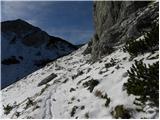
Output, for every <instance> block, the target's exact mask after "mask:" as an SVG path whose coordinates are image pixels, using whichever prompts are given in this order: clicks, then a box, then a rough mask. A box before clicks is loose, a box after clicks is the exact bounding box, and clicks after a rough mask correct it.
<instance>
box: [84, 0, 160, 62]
mask: <svg viewBox="0 0 160 120" xmlns="http://www.w3.org/2000/svg"><path fill="white" fill-rule="evenodd" d="M151 4H152V5H151ZM153 4H154V5H153ZM157 18H158V3H152V2H147V1H141V2H137V1H136V2H133V1H125V2H124V1H123V2H122V1H116V2H113V1H107V2H106V1H104V2H98V1H96V2H94V23H95V30H96V31H95V35H94V36H93V38H92V40H91V41H90V43H89V45H88V48H87V49H86V51H85V53H91V54H92V59H93V60H97V59H100V58H101V57H102V56H103V55H106V54H109V53H111V52H112V51H113V50H114V47H115V46H116V45H117V44H121V43H124V42H125V41H126V40H129V39H135V38H138V37H139V36H141V35H142V33H143V32H145V31H149V30H150V28H151V25H152V24H153V22H154V20H156V19H157Z"/></svg>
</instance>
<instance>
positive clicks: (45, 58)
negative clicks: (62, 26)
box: [1, 19, 78, 88]
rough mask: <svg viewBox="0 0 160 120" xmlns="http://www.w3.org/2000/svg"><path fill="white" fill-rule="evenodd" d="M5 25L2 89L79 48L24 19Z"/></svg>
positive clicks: (3, 33)
mask: <svg viewBox="0 0 160 120" xmlns="http://www.w3.org/2000/svg"><path fill="white" fill-rule="evenodd" d="M1 28H2V31H1V35H2V45H3V46H2V59H1V60H2V61H1V64H2V69H3V71H2V86H1V87H2V88H4V87H6V85H10V84H11V83H13V82H14V81H17V80H18V79H21V78H22V77H24V76H26V75H28V74H29V73H32V72H33V71H35V70H37V69H38V68H40V67H43V66H44V65H45V64H47V63H48V62H50V61H52V60H55V59H56V58H59V57H62V56H64V55H66V54H69V53H71V52H72V51H74V50H76V49H77V48H78V47H77V46H75V45H73V44H71V43H69V42H68V41H66V40H63V39H62V38H59V37H54V36H50V35H48V34H47V33H46V32H45V31H43V30H41V29H40V28H38V27H34V26H33V25H31V24H29V23H28V22H25V21H24V20H21V19H17V20H12V21H5V22H2V23H1ZM6 53H7V54H6ZM29 66H30V67H29ZM10 69H11V70H12V71H10ZM14 71H15V72H14ZM12 81H13V82H12Z"/></svg>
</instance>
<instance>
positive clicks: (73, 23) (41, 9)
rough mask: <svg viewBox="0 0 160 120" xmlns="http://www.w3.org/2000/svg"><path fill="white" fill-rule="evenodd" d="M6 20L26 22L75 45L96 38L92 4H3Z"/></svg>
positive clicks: (3, 18) (3, 13) (6, 2)
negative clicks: (93, 36)
mask: <svg viewBox="0 0 160 120" xmlns="http://www.w3.org/2000/svg"><path fill="white" fill-rule="evenodd" d="M1 18H2V21H6V20H14V19H18V18H20V19H23V20H25V21H28V22H29V23H31V24H33V25H35V26H37V27H40V28H41V29H42V30H44V31H46V32H47V33H48V34H50V35H53V36H58V37H61V38H63V39H65V40H68V41H69V42H71V43H73V44H81V43H86V42H87V41H89V40H90V38H91V36H92V35H93V32H94V28H93V13H92V1H59V2H58V1H57V2H55V1H28V2H27V1H26V2H25V1H17V2H11V1H5V2H4V1H3V2H2V12H1Z"/></svg>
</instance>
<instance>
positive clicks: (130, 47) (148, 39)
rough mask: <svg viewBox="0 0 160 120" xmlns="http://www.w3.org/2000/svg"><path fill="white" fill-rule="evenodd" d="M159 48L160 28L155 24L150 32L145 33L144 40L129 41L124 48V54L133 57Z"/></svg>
mask: <svg viewBox="0 0 160 120" xmlns="http://www.w3.org/2000/svg"><path fill="white" fill-rule="evenodd" d="M158 46H159V26H158V25H156V24H154V25H153V26H152V29H151V31H150V32H146V33H144V39H139V40H128V41H127V42H126V44H125V46H124V49H123V50H124V52H126V51H127V52H128V53H129V54H130V55H131V56H134V57H136V56H137V55H140V54H144V53H146V52H153V51H155V50H158Z"/></svg>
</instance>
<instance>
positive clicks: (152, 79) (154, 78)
mask: <svg viewBox="0 0 160 120" xmlns="http://www.w3.org/2000/svg"><path fill="white" fill-rule="evenodd" d="M127 72H128V75H129V78H128V81H127V82H126V83H124V89H125V90H127V93H128V94H129V95H130V94H133V95H135V96H138V97H137V98H136V99H135V101H137V102H134V103H139V102H140V104H139V105H145V104H146V102H150V105H153V106H159V62H156V63H154V64H152V65H148V66H147V65H146V64H145V63H143V62H142V61H135V64H133V65H132V67H131V68H130V70H128V71H127Z"/></svg>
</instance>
